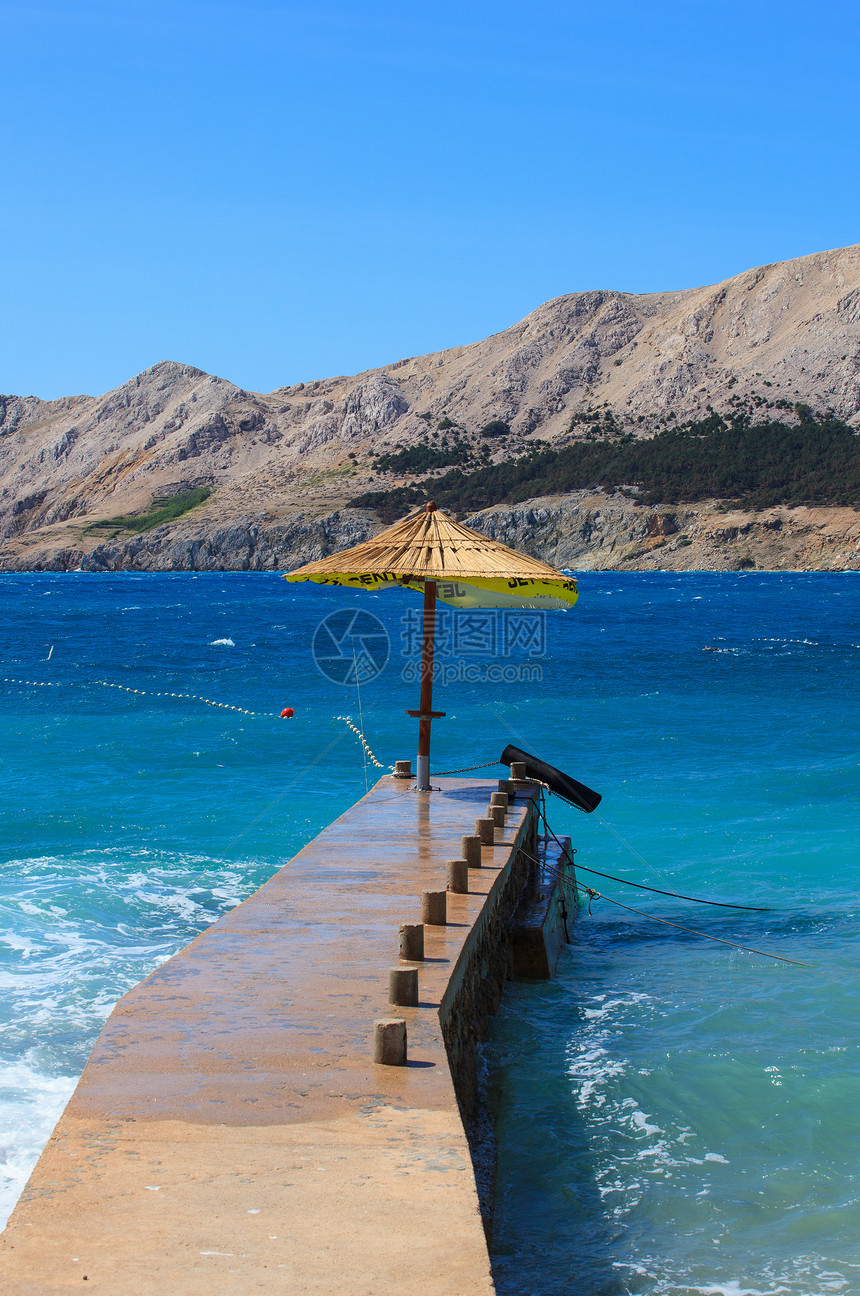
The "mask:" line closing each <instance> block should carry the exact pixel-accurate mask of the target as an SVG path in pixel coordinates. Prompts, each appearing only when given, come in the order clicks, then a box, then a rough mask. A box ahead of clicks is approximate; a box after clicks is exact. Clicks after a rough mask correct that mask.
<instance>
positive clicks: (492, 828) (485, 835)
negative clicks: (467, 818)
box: [475, 819, 496, 846]
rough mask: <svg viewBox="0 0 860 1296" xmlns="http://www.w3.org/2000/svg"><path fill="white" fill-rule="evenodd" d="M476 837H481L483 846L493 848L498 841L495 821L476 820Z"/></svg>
mask: <svg viewBox="0 0 860 1296" xmlns="http://www.w3.org/2000/svg"><path fill="white" fill-rule="evenodd" d="M475 835H476V836H477V837H480V839H481V845H482V846H492V844H493V842H494V841H495V840H496V821H495V819H476V820H475Z"/></svg>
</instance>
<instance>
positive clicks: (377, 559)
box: [285, 504, 577, 791]
mask: <svg viewBox="0 0 860 1296" xmlns="http://www.w3.org/2000/svg"><path fill="white" fill-rule="evenodd" d="M285 580H288V581H306V580H309V581H314V582H316V583H317V584H319V585H334V586H339V587H341V588H344V587H345V588H349V589H368V590H379V589H385V588H391V587H394V586H397V585H400V586H405V587H406V588H408V589H412V590H416V591H417V592H419V593H422V592H423V594H424V634H423V641H422V654H421V701H420V705H419V709H418V710H417V711H409V712H408V713H407V714H408V715H411V716H415V717H417V718H418V720H419V730H418V780H417V782H418V788H419V790H424V791H426V790H428V789H429V787H430V725H431V722H432V721H433V720H434V719H437V718H439V717H441V716H442V715H444V712H442V711H434V710H433V702H432V699H433V643H434V637H435V619H436V600H437V598H438V599H440V600H441V601H442V602H443V603H447V604H449V605H450V606H451V607H458V608H492V607H500V608H504V607H519V608H526V607H530V608H564V607H571V606H572V605H573V604H574V603H575V602H576V599H577V588H576V581H574V580H571V579H570V577H568V576H564V575H563V574H562V573H561V572H558V571H556V570H555V569H554V568H553V567H550V566H548V565H547V564H546V563H544V562H541V561H540V560H539V559H538V558H531V557H530V556H529V555H528V554H522V553H518V552H517V550H516V549H510V548H509V547H508V546H507V545H503V544H499V542H498V541H496V540H489V539H487V537H486V536H483V535H481V534H480V532H478V531H473V530H472V529H471V527H467V526H463V525H462V523H460V522H455V521H454V519H453V518H450V517H448V516H447V514H445V513H440V512H439V511H438V510H437V508H436V506H435V504H428V505H427V506H426V508H425V509H423V510H422V511H421V512H419V513H413V514H411V515H410V516H409V517H407V518H404V519H403V520H402V521H400V522H396V523H395V524H394V526H391V527H388V528H387V529H386V530H385V531H381V532H380V533H379V535H377V536H374V537H373V539H372V540H366V541H365V542H364V543H363V544H360V545H355V546H354V547H353V548H351V549H343V550H341V552H340V553H336V554H331V555H330V556H329V557H328V558H320V559H319V560H318V561H317V562H311V563H306V564H305V566H304V567H299V568H298V569H297V570H296V571H293V572H288V573H287V574H286V576H285Z"/></svg>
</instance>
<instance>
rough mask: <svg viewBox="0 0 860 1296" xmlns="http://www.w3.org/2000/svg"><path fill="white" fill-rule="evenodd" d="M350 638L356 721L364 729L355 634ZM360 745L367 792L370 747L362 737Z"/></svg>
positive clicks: (366, 790)
mask: <svg viewBox="0 0 860 1296" xmlns="http://www.w3.org/2000/svg"><path fill="white" fill-rule="evenodd" d="M351 638H352V669H353V673H354V674H355V692H356V694H357V696H358V723H359V727H360V728H361V729H364V712H363V711H362V708H361V686H360V684H359V682H358V662H357V660H356V656H355V635H352V636H351ZM362 745H363V747H364V752H363V755H364V790H365V792H368V791H369V790H370V789H369V784H368V781H367V753H368V752H369V751H370V748H369V747H368V745H367V743H366V742H364V739H362Z"/></svg>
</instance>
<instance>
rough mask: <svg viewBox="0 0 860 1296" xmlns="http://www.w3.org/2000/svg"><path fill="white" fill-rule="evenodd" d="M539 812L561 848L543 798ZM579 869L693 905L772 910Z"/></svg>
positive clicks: (756, 911) (759, 911) (765, 911)
mask: <svg viewBox="0 0 860 1296" xmlns="http://www.w3.org/2000/svg"><path fill="white" fill-rule="evenodd" d="M538 810H539V812H540V817H541V819H543V824H544V827H545V828H546V830H547V832H548V833H549V834H550V836H551V837H553V838H554V840H555V842H556V843H557V845H558V846H561V842H560V841H559V840H558V838H557V837H556V835H555V833H554V832H553V831H552V829H551V828H550V826H549V824H548V822H547V817H546V810H545V808H544V804H543V797H541V799H540V802H539V804H538ZM598 817H599V816H598ZM601 823H605V820H601ZM608 826H609V825H608V824H607V827H608ZM577 868H578V869H581V870H582V872H583V873H594V874H595V875H596V876H597V877H602V878H608V879H609V881H610V882H620V883H621V884H622V885H623V886H631V887H636V889H637V890H638V891H653V892H654V894H655V895H664V896H671V897H672V899H673V900H689V901H690V902H691V903H692V904H704V905H713V907H714V908H715V909H744V910H745V911H746V912H748V913H770V912H771V911H770V909H768V908H765V907H762V906H760V905H742V904H729V903H727V902H726V901H725V900H702V899H701V898H700V897H699V896H688V895H681V893H680V892H679V891H662V890H661V889H660V887H652V886H648V885H647V883H645V882H630V881H629V880H628V879H627V878H619V877H613V875H612V874H611V873H601V872H600V869H593V868H586V867H585V865H584V864H577Z"/></svg>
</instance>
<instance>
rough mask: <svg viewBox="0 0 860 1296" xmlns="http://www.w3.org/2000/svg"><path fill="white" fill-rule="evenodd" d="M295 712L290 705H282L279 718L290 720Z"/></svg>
mask: <svg viewBox="0 0 860 1296" xmlns="http://www.w3.org/2000/svg"><path fill="white" fill-rule="evenodd" d="M295 714H296V713H295V711H294V710H293V708H292V707H284V709H283V711H282V712H281V719H282V720H292V718H293V716H294V715H295Z"/></svg>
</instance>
